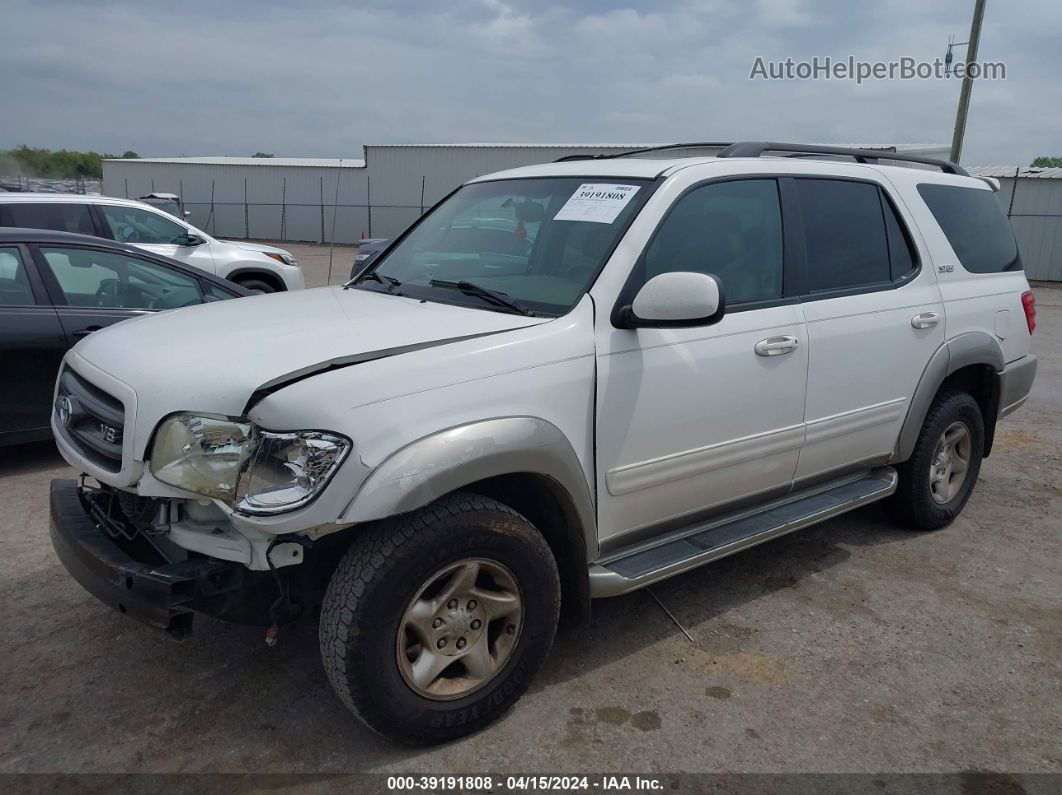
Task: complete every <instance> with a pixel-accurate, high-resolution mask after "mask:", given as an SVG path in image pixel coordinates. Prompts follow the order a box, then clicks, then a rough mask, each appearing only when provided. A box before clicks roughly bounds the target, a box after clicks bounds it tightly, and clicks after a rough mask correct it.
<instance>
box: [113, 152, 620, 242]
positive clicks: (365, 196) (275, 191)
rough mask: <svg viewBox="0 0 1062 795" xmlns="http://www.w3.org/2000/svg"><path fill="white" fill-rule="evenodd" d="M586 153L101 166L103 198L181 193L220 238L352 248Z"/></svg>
mask: <svg viewBox="0 0 1062 795" xmlns="http://www.w3.org/2000/svg"><path fill="white" fill-rule="evenodd" d="M631 146H632V145H628V144H624V145H616V146H615V147H610V148H613V149H615V150H616V151H623V150H625V149H630V148H631ZM587 151H594V152H597V151H607V149H604V150H603V149H602V148H601V147H597V148H595V149H593V150H587V149H585V148H583V147H574V148H572V147H541V146H504V147H491V146H367V147H365V166H364V167H356V166H344V167H343V168H334V167H324V166H271V165H268V164H262V165H258V164H255V165H213V164H212V165H205V164H197V163H159V162H152V161H150V160H105V161H104V163H103V192H104V194H106V195H108V196H119V197H123V198H130V199H135V198H137V197H138V196H143V195H144V194H146V193H150V192H151V191H167V192H170V193H176V194H178V195H180V196H182V197H183V199H184V202H185V205H186V206H187V209H189V210H191V212H192V215H191V216H190V217H189V221H190V222H191V223H192V224H193V225H194V226H198V227H200V228H201V229H203V230H205V231H206V232H209V233H210V234H212V235H217V236H218V237H236V238H243V237H251V238H260V239H266V240H304V241H317V242H330V241H331V240H332V239H333V237H332V230H333V221H334V223H335V241H336V242H337V243H353V242H356V241H357V240H358V239H359V238H360V237H361V236H362V235H363V234H364V235H366V236H368V237H393V236H394V235H397V234H398V233H399V232H401V231H402V230H403V229H405V228H406V226H408V225H409V224H410V223H411V222H412V221H414V220H416V218H417V217H418V216H419V215H420V214H421V208H422V207H423V208H428V207H431V206H432V205H433V204H434V203H435V202H437V201H438V200H439V199H441V198H442V197H443V196H445V195H446V194H447V193H449V192H450V191H452V190H453V189H454V188H456V187H457V186H458V185H460V184H461V183H462V182H464V181H465V180H468V179H471V178H472V177H476V176H479V175H480V174H487V173H490V172H492V171H500V170H503V169H506V168H515V167H517V166H524V165H530V164H533V163H545V162H549V161H551V160H556V159H557V158H559V157H563V156H565V155H569V154H579V153H585V152H587ZM337 175H338V182H339V184H338V188H339V190H338V193H337V191H336V187H337V185H336V181H337ZM245 188H246V202H245V193H244V191H245ZM422 191H423V198H422Z"/></svg>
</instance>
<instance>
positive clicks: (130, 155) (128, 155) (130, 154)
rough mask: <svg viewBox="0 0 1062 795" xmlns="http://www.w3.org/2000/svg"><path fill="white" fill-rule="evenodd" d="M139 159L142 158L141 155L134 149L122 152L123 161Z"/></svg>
mask: <svg viewBox="0 0 1062 795" xmlns="http://www.w3.org/2000/svg"><path fill="white" fill-rule="evenodd" d="M139 157H140V155H138V154H137V153H136V152H134V151H133V150H132V149H126V150H125V151H124V152H122V159H123V160H136V159H138V158H139Z"/></svg>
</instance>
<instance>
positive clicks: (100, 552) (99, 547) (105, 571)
mask: <svg viewBox="0 0 1062 795" xmlns="http://www.w3.org/2000/svg"><path fill="white" fill-rule="evenodd" d="M51 536H52V546H53V547H54V548H55V552H56V554H57V555H58V556H59V560H60V561H61V562H62V564H63V566H65V567H66V570H67V571H68V572H70V574H71V576H72V577H73V578H74V579H75V580H77V581H78V582H79V583H80V584H81V586H82V587H83V588H84V589H85V590H86V591H88V592H89V593H90V594H92V595H93V596H95V597H96V598H97V599H99V600H100V601H101V602H103V603H104V604H106V605H109V606H110V607H112V608H114V609H115V610H117V611H118V612H120V613H123V614H125V615H127V616H129V617H131V618H135V619H137V620H138V621H141V622H143V623H145V624H149V625H151V626H153V627H156V628H158V629H162V630H164V631H166V632H168V633H169V634H170V635H172V636H173V637H175V638H178V639H181V638H184V637H185V636H187V635H188V634H189V633H190V632H191V629H192V610H193V609H195V605H196V603H197V601H200V600H211V599H213V598H214V597H217V596H218V595H220V594H224V593H231V592H232V591H233V590H236V589H238V588H239V587H240V585H241V583H242V575H243V572H242V571H241V569H242V567H241V566H239V565H238V564H234V563H228V562H225V561H219V560H214V559H210V558H196V559H190V560H185V561H178V562H176V563H166V562H165V561H163V560H162V559H161V556H157V559H156V560H155V561H154V562H150V561H148V560H147V558H149V557H156V556H154V555H151V554H150V553H149V554H147V555H145V554H144V552H143V549H141V551H140V553H139V554H137V553H136V552H134V551H132V547H133V546H134V545H133V544H132V543H130V542H129V541H128V540H126V539H124V538H122V537H118V538H113V537H111V535H109V534H108V533H107V532H106V531H105V530H103V529H102V527H101V526H100V525H99V524H98V523H97V521H96V520H95V519H94V518H93V516H92V515H91V514H90V513H89V511H88V508H87V506H86V504H85V497H84V496H83V495H82V493H81V489H80V487H79V486H78V484H77V482H76V481H73V480H53V481H52V484H51ZM134 555H136V557H134ZM138 558H139V559H138Z"/></svg>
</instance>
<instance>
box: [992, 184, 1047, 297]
mask: <svg viewBox="0 0 1062 795" xmlns="http://www.w3.org/2000/svg"><path fill="white" fill-rule="evenodd" d="M998 195H999V200H1000V201H1001V202H1002V203H1003V209H1004V210H1006V211H1007V215H1008V216H1009V217H1010V225H1011V226H1012V227H1014V236H1015V237H1016V238H1017V239H1018V251H1020V252H1021V259H1022V263H1023V264H1024V266H1025V275H1026V276H1027V277H1028V278H1029V279H1035V280H1039V281H1050V282H1058V281H1062V179H1041V178H1036V177H1018V178H1017V179H1015V178H1013V177H1010V178H1009V179H1008V178H1000V180H999V194H998Z"/></svg>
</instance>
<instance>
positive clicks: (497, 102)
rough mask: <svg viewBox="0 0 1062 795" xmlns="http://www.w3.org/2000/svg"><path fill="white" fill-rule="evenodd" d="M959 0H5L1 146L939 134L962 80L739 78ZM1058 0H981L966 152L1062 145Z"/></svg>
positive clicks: (958, 5)
mask: <svg viewBox="0 0 1062 795" xmlns="http://www.w3.org/2000/svg"><path fill="white" fill-rule="evenodd" d="M970 10H971V9H970V4H969V3H968V2H966V0H942V1H941V2H938V3H925V2H923V1H921V0H919V1H916V0H881V2H875V3H851V2H848V0H757V2H753V3H748V2H742V1H741V0H708V1H707V2H697V1H695V0H649V2H641V3H638V4H633V3H631V4H629V6H624V5H623V4H622V2H619V3H617V2H612V1H611V0H568V1H567V2H546V3H541V2H531V0H452V1H451V2H447V3H445V4H440V3H428V2H422V1H421V0H392V1H390V2H387V1H385V0H372V1H370V2H362V3H360V4H359V5H358V7H356V8H352V7H351V6H349V5H348V4H346V3H341V2H332V1H331V0H311V2H308V3H300V4H291V3H288V2H281V0H257V1H256V2H250V0H232V1H231V2H226V3H217V2H207V0H184V1H183V2H181V3H143V2H99V3H91V4H88V3H81V2H73V0H5V10H4V19H5V29H6V30H7V31H8V32H9V35H8V37H7V41H6V44H5V47H4V48H2V49H0V73H2V74H3V75H4V76H5V78H4V80H2V81H0V107H2V108H3V113H4V124H3V126H2V128H0V147H7V146H11V145H14V144H18V143H26V144H30V145H37V146H49V147H52V148H57V147H68V148H95V149H97V150H106V151H122V150H124V149H126V148H132V149H135V150H137V151H139V152H141V154H152V155H180V154H244V155H246V154H250V153H253V152H255V151H257V150H264V151H271V152H276V153H277V154H285V155H293V156H297V155H304V156H329V155H331V156H347V157H351V156H353V157H357V156H359V155H360V146H361V145H362V144H364V143H387V142H417V141H420V142H432V141H437V142H447V141H488V140H495V141H573V140H577V141H609V142H614V141H620V142H622V141H634V142H640V141H661V142H665V141H674V140H698V139H699V140H728V139H741V138H745V139H764V138H783V139H785V138H788V139H796V140H814V141H838V142H842V141H848V142H941V143H947V142H949V141H950V139H951V129H952V125H953V123H954V113H955V110H954V109H955V105H956V102H957V98H958V89H959V86H958V83H957V81H885V82H877V83H868V84H864V85H863V86H856V85H855V84H854V83H851V82H839V81H806V82H802V81H794V82H764V81H750V80H749V79H748V75H749V70H750V68H751V66H752V62H753V59H754V58H755V57H756V56H758V55H759V56H763V57H764V58H765V59H768V60H782V59H785V58H786V57H793V58H797V59H802V58H810V57H813V56H815V55H818V56H819V57H822V56H826V55H829V56H832V57H833V58H845V57H847V56H848V55H849V54H852V55H854V56H855V57H857V58H861V59H874V58H886V59H890V58H896V57H899V56H902V55H910V56H913V57H917V58H921V59H932V58H934V57H937V56H942V55H943V52H944V48H945V45H946V42H947V38H948V36H949V35H951V34H954V35H955V36H956V37H957V38H958V39H959V40H965V38H966V34H967V32H968V30H969V14H970ZM1060 26H1062V5H1060V4H1058V3H1057V2H1056V1H1055V0H1030V2H1027V3H1024V4H1022V5H1021V6H1020V7H1019V6H1017V5H1015V6H1014V7H1009V8H1007V9H1004V8H1003V6H1002V5H1000V4H997V5H995V6H990V7H989V8H988V11H987V16H986V19H985V26H984V31H983V35H982V46H981V57H982V58H983V59H986V60H1004V61H1006V63H1007V66H1008V80H1007V81H1006V82H1003V83H987V82H982V83H979V84H977V85H975V88H974V95H973V102H972V105H971V111H970V121H969V125H968V128H967V142H966V148H965V156H964V162H967V163H971V164H976V163H1027V162H1028V161H1029V160H1030V159H1031V158H1032V157H1033V156H1035V155H1037V154H1041V153H1046V154H1062V133H1060V132H1059V130H1062V106H1059V104H1058V103H1055V102H1051V101H1049V100H1050V99H1051V98H1053V97H1054V95H1055V94H1057V90H1056V79H1055V78H1054V77H1053V75H1054V74H1056V73H1057V71H1058V67H1059V66H1062V51H1060V50H1059V48H1058V46H1057V39H1056V38H1055V36H1054V35H1053V33H1052V32H1053V31H1057V30H1058V29H1059V27H1060Z"/></svg>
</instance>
